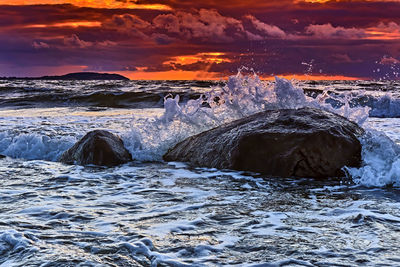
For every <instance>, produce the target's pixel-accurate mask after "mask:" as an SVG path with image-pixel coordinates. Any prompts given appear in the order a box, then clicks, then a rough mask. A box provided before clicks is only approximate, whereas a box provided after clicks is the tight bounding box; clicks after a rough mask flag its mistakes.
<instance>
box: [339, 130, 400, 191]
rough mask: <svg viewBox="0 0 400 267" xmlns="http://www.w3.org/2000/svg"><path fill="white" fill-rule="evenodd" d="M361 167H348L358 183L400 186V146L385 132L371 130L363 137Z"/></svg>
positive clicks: (373, 185)
mask: <svg viewBox="0 0 400 267" xmlns="http://www.w3.org/2000/svg"><path fill="white" fill-rule="evenodd" d="M360 141H361V144H362V154H361V156H362V160H363V163H362V164H363V166H362V167H361V168H346V169H347V171H348V172H349V174H350V175H351V177H352V178H353V181H354V182H355V183H356V184H359V185H363V186H368V187H382V186H387V185H393V186H396V187H399V186H400V146H399V145H397V144H396V143H395V142H393V141H392V140H391V139H390V138H389V137H387V136H386V135H385V134H384V133H383V132H379V131H374V130H369V131H368V132H367V133H366V134H365V136H363V137H362V138H361V140H360Z"/></svg>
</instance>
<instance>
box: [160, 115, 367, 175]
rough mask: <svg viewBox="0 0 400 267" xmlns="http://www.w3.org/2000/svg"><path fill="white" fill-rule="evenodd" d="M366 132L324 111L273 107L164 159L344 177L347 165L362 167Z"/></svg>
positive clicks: (175, 150) (187, 142) (269, 172)
mask: <svg viewBox="0 0 400 267" xmlns="http://www.w3.org/2000/svg"><path fill="white" fill-rule="evenodd" d="M363 133H364V130H363V129H362V128H360V127H359V126H358V125H357V124H355V123H353V122H350V121H349V120H347V119H346V118H344V117H341V116H339V115H336V114H333V113H330V112H327V111H323V110H319V109H313V108H302V109H297V110H296V109H285V110H270V111H264V112H261V113H257V114H254V115H252V116H250V117H246V118H243V119H240V120H237V121H234V122H231V123H229V124H226V125H222V126H220V127H217V128H215V129H212V130H209V131H206V132H203V133H200V134H198V135H196V136H192V137H189V138H187V139H186V140H184V141H183V142H181V143H179V144H177V145H176V146H175V147H174V148H172V149H170V150H169V151H168V152H167V153H166V154H165V155H164V160H166V161H184V162H189V163H191V164H193V165H195V166H204V167H215V168H220V169H235V170H245V171H254V172H260V173H263V174H267V175H270V176H274V177H314V178H326V177H338V176H343V172H342V171H341V169H342V167H343V166H352V167H353V166H354V167H355V166H359V165H360V162H361V144H360V142H359V140H358V137H359V136H361V135H362V134H363Z"/></svg>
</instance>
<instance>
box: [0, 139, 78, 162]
mask: <svg viewBox="0 0 400 267" xmlns="http://www.w3.org/2000/svg"><path fill="white" fill-rule="evenodd" d="M75 142H76V138H74V137H72V136H61V137H49V136H47V135H41V134H36V133H34V134H19V135H13V134H12V133H9V132H0V154H3V155H6V156H9V157H12V158H24V159H29V160H33V159H44V160H51V161H55V160H57V159H58V157H59V156H60V155H61V154H62V153H63V152H64V151H65V150H67V149H68V148H70V147H71V146H72V145H73V144H74V143H75Z"/></svg>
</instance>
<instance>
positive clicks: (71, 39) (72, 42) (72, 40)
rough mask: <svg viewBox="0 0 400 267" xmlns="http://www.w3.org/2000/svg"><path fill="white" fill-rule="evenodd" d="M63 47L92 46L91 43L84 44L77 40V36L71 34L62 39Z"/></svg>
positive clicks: (84, 42)
mask: <svg viewBox="0 0 400 267" xmlns="http://www.w3.org/2000/svg"><path fill="white" fill-rule="evenodd" d="M64 45H66V46H68V47H79V48H88V47H90V46H92V45H93V43H92V42H86V41H83V40H81V39H79V37H78V35H76V34H72V35H71V36H66V37H64Z"/></svg>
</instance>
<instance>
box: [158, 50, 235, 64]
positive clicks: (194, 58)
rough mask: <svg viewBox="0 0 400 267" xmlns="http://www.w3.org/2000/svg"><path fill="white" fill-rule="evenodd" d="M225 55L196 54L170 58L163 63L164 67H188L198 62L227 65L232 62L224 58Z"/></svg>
mask: <svg viewBox="0 0 400 267" xmlns="http://www.w3.org/2000/svg"><path fill="white" fill-rule="evenodd" d="M225 55H226V54H225V53H220V52H212V53H197V54H195V55H184V56H176V57H172V58H171V60H168V61H165V62H163V64H165V65H175V64H179V65H190V64H194V63H198V62H203V63H215V64H220V63H225V62H226V63H229V62H232V61H231V60H230V59H228V58H224V57H223V56H225Z"/></svg>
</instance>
